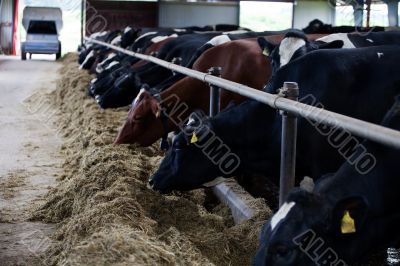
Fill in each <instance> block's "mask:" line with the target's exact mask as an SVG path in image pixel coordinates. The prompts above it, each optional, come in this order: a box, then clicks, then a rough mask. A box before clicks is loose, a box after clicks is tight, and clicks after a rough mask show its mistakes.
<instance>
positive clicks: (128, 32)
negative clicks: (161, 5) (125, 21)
mask: <svg viewBox="0 0 400 266" xmlns="http://www.w3.org/2000/svg"><path fill="white" fill-rule="evenodd" d="M140 31H141V30H140V29H135V28H131V27H129V26H128V27H126V28H125V29H124V31H123V32H122V35H121V47H122V48H126V47H128V46H129V45H131V44H132V43H133V42H134V41H135V40H136V39H137V38H138V37H139V34H140Z"/></svg>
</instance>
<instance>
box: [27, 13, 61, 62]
mask: <svg viewBox="0 0 400 266" xmlns="http://www.w3.org/2000/svg"><path fill="white" fill-rule="evenodd" d="M22 25H23V26H24V28H25V30H26V40H25V42H22V43H21V59H22V60H26V55H27V53H29V54H30V55H32V54H56V58H57V59H59V58H60V57H61V42H60V41H59V39H58V37H59V35H60V31H61V29H62V26H63V21H62V11H61V9H60V8H51V7H30V6H27V7H25V9H24V13H23V17H22Z"/></svg>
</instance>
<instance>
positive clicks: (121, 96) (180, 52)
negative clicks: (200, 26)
mask: <svg viewBox="0 0 400 266" xmlns="http://www.w3.org/2000/svg"><path fill="white" fill-rule="evenodd" d="M217 35H219V33H215V32H213V33H202V34H185V35H181V36H179V37H176V38H175V39H173V40H172V41H170V42H168V43H166V44H165V45H164V46H162V48H161V49H160V50H159V51H158V53H157V57H158V58H160V59H163V60H166V61H169V62H175V63H176V61H177V59H178V58H179V64H180V65H183V66H186V67H189V68H190V67H191V66H192V64H193V63H194V61H195V60H196V58H197V57H198V56H200V54H198V52H197V51H198V49H199V48H200V47H201V46H203V45H204V44H205V43H206V42H207V41H209V40H210V39H212V38H213V37H215V36H217ZM130 72H131V73H130V74H129V75H128V73H126V74H125V75H126V80H125V82H118V84H114V86H112V87H109V88H104V87H102V88H101V92H102V93H100V92H99V91H98V90H96V91H92V92H91V93H92V94H94V95H98V96H96V98H97V102H98V103H99V105H100V106H101V107H102V108H116V107H121V106H125V105H127V104H129V103H131V102H132V101H133V100H134V98H135V97H136V95H137V94H138V93H139V91H140V89H141V88H142V86H143V85H145V84H146V85H147V86H149V87H157V89H158V90H159V91H162V90H163V89H165V88H167V87H169V86H171V85H172V84H174V83H175V82H177V81H178V80H180V79H182V78H183V77H184V76H183V75H179V74H175V73H173V72H172V71H171V70H169V69H166V68H164V67H162V66H159V65H156V64H154V63H146V64H145V65H143V66H140V67H139V68H137V69H135V70H133V69H132V70H131V71H130ZM128 85H129V87H126V86H128ZM91 88H97V87H93V86H92V87H91Z"/></svg>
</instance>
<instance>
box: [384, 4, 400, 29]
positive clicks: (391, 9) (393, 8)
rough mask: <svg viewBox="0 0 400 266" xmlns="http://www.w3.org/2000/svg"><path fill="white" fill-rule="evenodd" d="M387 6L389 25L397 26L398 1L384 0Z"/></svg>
mask: <svg viewBox="0 0 400 266" xmlns="http://www.w3.org/2000/svg"><path fill="white" fill-rule="evenodd" d="M385 2H386V4H387V6H388V15H389V26H391V27H397V26H399V2H398V1H397V0H386V1H385Z"/></svg>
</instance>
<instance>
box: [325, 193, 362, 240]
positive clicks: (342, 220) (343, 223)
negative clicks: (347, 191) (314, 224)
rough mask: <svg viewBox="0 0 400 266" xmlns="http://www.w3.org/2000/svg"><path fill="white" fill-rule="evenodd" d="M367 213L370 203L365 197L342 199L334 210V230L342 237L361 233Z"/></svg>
mask: <svg viewBox="0 0 400 266" xmlns="http://www.w3.org/2000/svg"><path fill="white" fill-rule="evenodd" d="M367 212H368V203H367V201H366V200H365V198H364V197H361V196H352V197H348V198H345V199H342V200H340V201H338V202H337V203H336V205H335V207H334V208H333V213H332V218H333V220H332V222H333V223H332V226H333V228H332V229H333V230H334V232H335V233H339V234H342V235H347V234H354V233H357V232H360V230H361V228H362V226H363V224H364V222H365V219H366V217H367Z"/></svg>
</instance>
